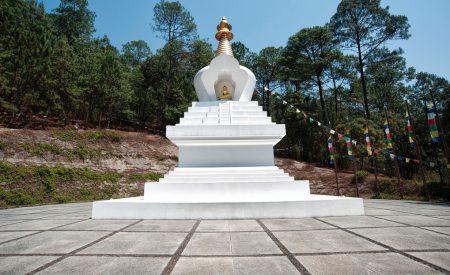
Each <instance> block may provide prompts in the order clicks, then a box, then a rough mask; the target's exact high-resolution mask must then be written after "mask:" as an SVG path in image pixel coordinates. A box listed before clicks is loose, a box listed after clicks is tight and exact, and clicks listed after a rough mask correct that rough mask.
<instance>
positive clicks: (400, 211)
mask: <svg viewBox="0 0 450 275" xmlns="http://www.w3.org/2000/svg"><path fill="white" fill-rule="evenodd" d="M373 208H375V209H381V210H389V211H395V212H399V213H405V214H410V215H413V216H422V217H429V218H435V219H440V220H447V221H448V219H444V218H439V217H433V215H426V214H419V213H411V212H407V211H402V210H392V209H386V208H381V207H373ZM422 210H423V209H422ZM378 216H383V215H378ZM389 216H396V215H389ZM397 216H401V215H397ZM436 216H440V215H436ZM444 216H445V215H444Z"/></svg>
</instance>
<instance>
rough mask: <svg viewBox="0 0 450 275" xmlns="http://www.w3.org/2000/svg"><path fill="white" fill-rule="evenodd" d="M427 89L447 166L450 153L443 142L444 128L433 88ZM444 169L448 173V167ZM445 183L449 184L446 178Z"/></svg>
mask: <svg viewBox="0 0 450 275" xmlns="http://www.w3.org/2000/svg"><path fill="white" fill-rule="evenodd" d="M429 91H430V96H431V100H432V101H433V109H434V110H433V111H434V114H435V116H436V124H437V126H438V133H439V136H440V138H441V143H442V149H443V150H444V155H445V157H446V158H447V167H448V165H450V154H449V152H448V148H447V143H445V134H444V130H443V129H444V128H442V124H441V119H440V116H439V113H438V111H437V109H436V101H435V100H434V93H433V89H430V90H429ZM439 130H440V131H439ZM437 158H439V157H437ZM438 165H440V164H438ZM439 169H441V168H440V166H439ZM445 170H446V173H445V174H448V172H449V169H448V168H447V169H445ZM447 183H449V184H450V181H448V180H447Z"/></svg>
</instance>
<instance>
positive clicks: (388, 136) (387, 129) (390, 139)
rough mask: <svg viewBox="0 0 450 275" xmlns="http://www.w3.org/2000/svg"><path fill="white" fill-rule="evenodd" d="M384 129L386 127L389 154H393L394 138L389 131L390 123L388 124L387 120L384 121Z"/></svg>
mask: <svg viewBox="0 0 450 275" xmlns="http://www.w3.org/2000/svg"><path fill="white" fill-rule="evenodd" d="M383 127H384V133H385V134H386V144H387V150H388V152H389V154H392V152H393V146H392V137H391V131H390V129H389V123H388V120H387V119H386V120H385V121H384V125H383Z"/></svg>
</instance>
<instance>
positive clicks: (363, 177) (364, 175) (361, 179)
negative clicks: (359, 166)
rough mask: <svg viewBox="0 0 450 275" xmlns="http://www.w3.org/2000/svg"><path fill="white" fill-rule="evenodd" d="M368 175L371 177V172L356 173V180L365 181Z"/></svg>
mask: <svg viewBox="0 0 450 275" xmlns="http://www.w3.org/2000/svg"><path fill="white" fill-rule="evenodd" d="M368 175H370V174H369V172H367V171H365V170H358V171H356V178H357V179H358V181H363V180H364V179H365V178H366V177H367V176H368Z"/></svg>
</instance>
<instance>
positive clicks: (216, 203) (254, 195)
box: [92, 19, 364, 219]
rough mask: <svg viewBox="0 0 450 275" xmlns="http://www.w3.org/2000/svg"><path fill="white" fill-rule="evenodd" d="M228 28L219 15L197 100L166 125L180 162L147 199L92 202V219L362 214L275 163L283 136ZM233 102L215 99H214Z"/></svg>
mask: <svg viewBox="0 0 450 275" xmlns="http://www.w3.org/2000/svg"><path fill="white" fill-rule="evenodd" d="M232 37H233V36H232V34H231V25H229V24H228V22H227V21H226V19H222V21H221V23H220V24H219V26H218V32H217V34H216V38H217V39H218V40H220V44H219V47H218V55H217V57H216V58H214V59H213V60H212V61H211V64H210V65H209V66H207V67H205V68H203V69H202V70H200V71H199V72H198V73H197V75H196V77H195V79H194V85H195V89H196V92H197V96H198V98H199V100H200V101H199V102H193V104H192V106H191V107H189V109H188V112H186V113H185V114H184V117H183V118H181V119H180V123H179V124H177V125H175V126H168V127H167V131H166V134H167V137H168V138H169V139H170V140H171V141H172V142H173V143H174V144H176V145H177V146H178V148H179V157H178V158H179V165H178V167H177V168H175V169H174V170H173V171H171V172H169V173H168V174H166V175H165V176H164V178H162V179H160V181H159V182H158V183H154V182H148V183H146V184H145V192H144V196H143V197H135V198H125V199H115V200H106V201H98V202H94V203H93V208H92V218H94V219H248V218H299V217H311V216H342V215H363V214H364V207H363V201H362V199H360V198H346V197H335V196H323V195H311V194H310V190H309V181H296V180H294V178H293V177H291V176H289V175H288V174H286V173H284V171H282V170H281V169H279V168H278V167H276V166H274V155H273V146H274V145H275V144H276V143H278V142H279V141H280V140H281V139H282V138H283V137H284V135H285V125H283V124H275V123H273V122H272V121H271V118H270V117H268V116H267V114H266V112H264V111H263V110H262V108H261V106H258V103H257V102H256V101H250V100H251V97H252V95H253V91H254V87H255V82H256V79H255V76H254V75H253V73H252V72H251V71H250V70H248V69H247V68H245V67H243V66H240V65H239V62H238V61H237V60H236V59H235V58H234V57H233V56H232V52H231V47H230V45H229V40H231V38H232ZM221 98H223V99H230V100H219V101H218V100H217V99H221Z"/></svg>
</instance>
